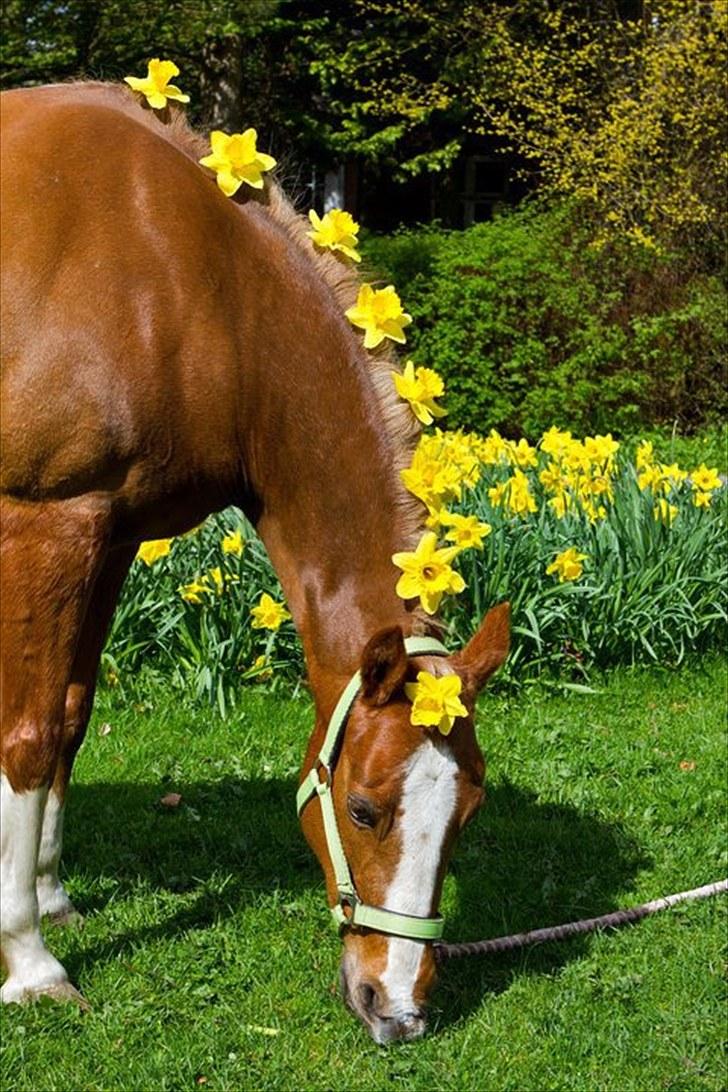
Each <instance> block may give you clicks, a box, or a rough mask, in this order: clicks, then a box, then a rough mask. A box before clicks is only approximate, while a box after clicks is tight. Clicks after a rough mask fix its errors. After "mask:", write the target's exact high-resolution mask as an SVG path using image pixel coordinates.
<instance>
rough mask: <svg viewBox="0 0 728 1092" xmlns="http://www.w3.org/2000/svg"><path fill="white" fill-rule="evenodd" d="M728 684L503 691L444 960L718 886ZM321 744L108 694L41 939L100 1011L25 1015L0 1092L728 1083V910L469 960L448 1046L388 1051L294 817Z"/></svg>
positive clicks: (703, 676) (84, 755)
mask: <svg viewBox="0 0 728 1092" xmlns="http://www.w3.org/2000/svg"><path fill="white" fill-rule="evenodd" d="M726 681H727V680H726V673H725V668H724V667H723V666H721V665H720V664H718V663H714V662H712V661H708V662H706V663H703V664H702V666H701V668H700V669H698V670H695V669H691V670H682V671H680V672H669V671H664V670H659V669H652V670H650V671H618V672H616V673H614V674H612V675H610V676H609V677H608V678H607V679H604V680H601V679H595V687H596V689H597V690H598V692H597V693H593V694H589V695H584V694H579V693H574V692H572V693H570V694H569V695H568V696H566V695H555V694H553V693H549V692H548V691H545V690H544V689H543V688H542V687H540V686H536V687H534V689H533V690H532V691H530V692H527V693H521V694H519V695H518V696H517V697H512V698H510V699H508V698H507V697H505V696H504V695H495V694H493V693H486V694H485V695H484V697H483V698H482V699H481V702H480V707H479V708H480V715H479V721H478V724H479V727H478V734H479V738H480V743H481V746H482V747H483V749H484V751H485V753H486V756H487V759H488V774H487V783H486V790H487V799H486V804H485V807H484V808H483V810H482V812H481V813H480V814H479V815H478V817H477V818H476V819H475V820H474V821H473V823H472V824H471V825H469V826H468V828H467V830H466V831H465V832H464V833H463V835H462V838H461V840H460V842H459V843H458V846H457V848H456V853H455V859H454V861H453V865H452V868H451V869H450V871H449V874H448V876H447V878H446V880H445V885H444V892H443V912H444V913H445V915H446V920H447V924H446V930H447V937H448V939H452V940H457V939H471V938H472V939H475V938H480V937H484V936H500V935H502V934H503V933H511V932H516V931H518V930H521V929H534V928H538V927H540V926H544V925H550V924H555V923H558V922H562V921H569V920H573V919H576V918H582V917H588V916H593V915H596V914H601V913H604V912H607V911H610V910H613V909H616V908H617V907H620V906H630V905H635V904H636V903H640V902H643V901H646V900H647V899H652V898H655V897H657V896H659V895H663V894H667V893H668V892H672V891H679V890H684V889H686V888H689V887H694V886H697V885H698V884H701V883H706V882H708V881H710V880H714V879H718V878H719V877H720V876H721V875H725V865H726V858H725V845H724V842H725V839H724V834H723V831H724V817H725V816H724V806H723V791H722V786H723V785H724V784H725V777H726V764H725V759H726V754H725V745H724V736H723V730H722V728H723V722H724V714H725V709H724V704H725V703H724V695H725V687H726ZM312 724H313V709H312V706H311V702H310V701H309V700H308V699H306V698H304V697H301V698H299V699H298V700H295V701H291V700H286V699H283V698H282V697H281V696H271V695H266V694H263V693H261V692H260V690H252V689H248V690H246V691H245V693H244V694H243V695H242V698H241V703H240V707H239V709H237V710H236V711H235V713H234V715H232V716H230V717H228V718H227V719H222V718H220V717H219V716H218V715H217V714H216V713H215V711H214V710H209V709H204V708H202V709H201V708H199V707H196V706H195V705H194V704H193V703H191V702H185V701H182V702H181V701H180V698H179V695H178V694H177V693H170V692H169V690H168V689H167V688H166V687H159V686H154V687H150V689H149V690H148V691H147V692H146V694H145V695H144V698H143V700H140V701H137V702H136V703H132V702H130V701H128V700H127V699H126V698H125V697H124V696H119V694H118V692H112V693H102V694H101V695H100V698H99V700H98V702H97V711H96V714H95V717H94V721H93V722H92V724H91V727H90V730H89V733H88V737H87V739H86V742H85V744H84V746H83V748H82V750H81V753H80V755H79V758H78V761H77V763H76V769H75V771H74V779H73V783H72V785H71V789H70V793H69V803H68V808H67V816H66V823H65V848H64V859H63V866H62V873H63V878H64V880H65V881H66V882H67V884H68V886H69V890H70V892H71V894H72V896H73V898H74V901H75V902H76V904H77V906H78V907H79V909H80V910H81V911H82V913H83V914H84V915H85V925H84V928H83V930H75V929H58V928H48V929H47V938H48V942H49V944H50V945H51V946H52V949H53V951H54V953H55V954H56V955H57V956H59V958H61V959H62V960H63V962H64V964H65V965H66V967H67V968H68V970H69V972H70V974H71V976H72V978H73V980H74V981H75V982H76V983H77V984H78V985H79V986H80V988H81V989H82V990H83V992H84V994H85V996H86V997H87V998H88V1000H89V1002H90V1005H91V1009H90V1011H89V1012H86V1013H81V1012H79V1011H78V1010H77V1009H74V1008H72V1007H70V1006H65V1005H55V1004H50V1003H49V1004H45V1005H44V1004H39V1005H25V1006H20V1005H13V1006H8V1008H7V1011H6V1012H5V1013H4V1014H3V1035H2V1057H1V1064H2V1069H1V1070H0V1084H1V1085H2V1088H3V1089H5V1090H7V1092H21V1090H22V1092H37V1090H39V1089H43V1090H47V1092H67V1090H68V1089H89V1090H96V1089H109V1090H112V1089H113V1090H118V1092H124V1090H128V1089H149V1090H152V1089H154V1090H160V1092H161V1090H168V1089H169V1090H171V1089H196V1088H207V1089H214V1090H217V1089H231V1090H232V1089H263V1088H265V1089H274V1090H286V1089H292V1088H305V1089H312V1090H314V1089H351V1090H356V1092H365V1090H371V1089H382V1090H395V1089H401V1088H411V1089H422V1090H424V1089H435V1088H436V1089H442V1090H443V1092H461V1090H462V1089H475V1088H478V1089H505V1088H513V1089H563V1090H573V1092H583V1090H584V1089H587V1088H588V1089H597V1088H598V1089H604V1090H605V1092H625V1090H627V1089H630V1090H634V1092H637V1090H641V1089H648V1088H649V1089H658V1088H659V1089H665V1090H668V1089H672V1090H673V1092H677V1090H678V1089H680V1090H685V1092H711V1090H712V1092H718V1090H720V1089H722V1088H724V1086H725V1057H724V1053H723V1050H722V1046H723V1044H722V1039H723V1038H724V1035H723V1032H724V1026H725V1021H724V996H723V990H724V983H723V981H722V975H721V970H722V966H723V960H722V955H723V954H724V952H723V949H724V944H725V924H726V918H725V897H722V898H720V899H712V900H709V901H707V902H703V903H696V904H693V905H685V906H682V907H678V908H676V909H674V910H672V911H668V912H666V913H663V914H660V915H657V916H655V917H653V918H650V919H649V920H647V921H645V922H643V923H641V924H639V925H636V926H634V927H633V928H630V929H624V930H620V931H617V932H610V933H604V934H595V935H593V936H591V937H586V938H579V939H573V940H568V941H565V942H563V943H561V944H548V945H540V946H537V947H535V948H531V949H530V950H528V951H523V952H518V953H515V954H513V955H504V956H498V957H491V958H488V959H468V960H461V961H456V962H453V963H451V964H449V965H446V966H445V967H444V968H443V970H442V972H441V981H440V985H439V987H438V989H437V992H436V993H435V996H434V1005H433V1013H432V1021H431V1034H429V1035H427V1036H426V1037H425V1038H424V1039H422V1040H421V1041H419V1042H416V1043H403V1044H402V1045H401V1046H398V1047H397V1048H396V1049H395V1050H382V1048H381V1047H377V1046H376V1045H375V1044H374V1043H372V1042H371V1041H370V1040H369V1039H368V1036H367V1034H366V1032H365V1031H364V1029H363V1028H362V1027H361V1026H360V1025H358V1024H357V1023H356V1022H355V1021H354V1019H353V1017H352V1016H351V1015H350V1014H349V1013H348V1012H347V1011H346V1009H345V1008H344V1005H343V1004H342V1002H341V998H340V995H339V990H338V987H337V968H338V961H339V958H340V952H341V943H340V941H339V939H338V938H337V936H336V933H335V930H333V929H332V928H331V925H330V920H329V919H330V916H329V914H328V912H327V910H326V906H325V896H324V890H323V884H322V880H321V873H320V870H319V867H318V864H317V863H316V861H315V860H314V858H313V856H312V854H311V853H310V851H309V850H308V848H307V847H306V845H305V843H304V841H303V838H302V836H301V833H300V830H299V828H298V823H297V820H296V815H295V807H294V805H293V799H294V795H295V788H296V773H297V770H298V767H299V765H300V761H301V757H302V755H303V753H304V750H305V747H306V739H307V736H308V733H309V732H310V730H311V727H312ZM102 725H104V727H103V728H102ZM169 792H178V793H180V794H181V796H182V799H181V802H180V804H179V806H178V807H176V808H169V807H163V806H162V805H161V804H160V803H159V801H160V799H161V798H162V797H163V796H164V795H165V794H167V793H169Z"/></svg>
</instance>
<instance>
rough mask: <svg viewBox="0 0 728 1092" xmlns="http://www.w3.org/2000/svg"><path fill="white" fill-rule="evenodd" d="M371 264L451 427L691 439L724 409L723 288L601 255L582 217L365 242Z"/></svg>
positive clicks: (668, 261) (621, 253)
mask: <svg viewBox="0 0 728 1092" xmlns="http://www.w3.org/2000/svg"><path fill="white" fill-rule="evenodd" d="M363 253H364V255H365V258H366V259H367V260H368V261H369V263H370V265H372V267H373V268H374V270H375V271H376V272H377V273H379V274H380V275H381V276H382V278H383V279H385V280H386V281H389V280H393V281H394V282H395V283H396V284H397V286H398V289H399V292H400V294H401V296H402V299H403V301H404V304H405V306H406V307H407V309H408V311H409V312H410V313H411V314H412V316H413V318H414V325H413V327H412V335H411V339H410V344H411V346H412V352H413V355H414V358H415V360H416V361H417V362H418V363H420V364H426V365H429V366H431V367H434V368H436V369H437V370H438V371H440V372H441V373H442V375H443V377H444V378H445V380H446V381H447V383H448V391H449V406H450V416H451V421H452V422H453V423H454V424H457V425H463V426H466V427H469V428H474V429H481V430H482V429H485V428H488V427H490V426H494V427H497V428H501V429H504V430H506V431H507V432H509V433H510V434H525V435H527V436H528V435H530V436H537V435H538V434H539V433H540V432H541V431H543V430H544V429H546V428H547V427H548V426H549V425H550V424H552V423H556V424H558V425H559V426H561V427H566V428H571V429H573V430H576V431H578V432H588V431H606V430H607V429H612V430H615V431H617V432H618V433H621V434H629V433H630V432H635V431H637V430H638V429H641V428H643V427H644V426H645V425H647V426H653V427H654V426H657V425H661V424H666V423H667V424H669V425H672V424H673V422H677V425H678V427H679V429H680V430H681V431H685V430H687V429H689V428H695V427H697V426H699V425H702V424H705V423H706V422H711V421H715V420H717V419H719V418H720V416H721V414H722V413H724V412H725V410H726V408H727V402H726V394H725V390H726V388H725V363H724V345H725V343H726V339H727V337H728V329H727V326H726V313H727V312H728V308H727V306H726V293H725V289H724V287H723V285H722V284H721V282H720V280H719V279H718V278H715V277H708V276H701V277H698V276H697V275H694V276H693V277H691V278H686V277H685V276H684V275H683V268H682V262H681V260H680V259H679V258H678V257H677V256H674V255H673V256H668V255H666V254H664V255H658V254H655V253H654V252H652V253H647V252H642V253H641V254H638V253H637V252H635V250H634V248H632V247H631V246H629V245H628V244H625V243H621V244H620V243H617V242H615V243H614V244H613V245H611V246H609V247H603V248H599V249H596V248H594V247H593V246H592V245H590V229H589V227H588V225H586V226H585V225H584V224H583V223H582V222H581V220H580V218H579V210H578V209H577V208H574V206H569V205H567V206H561V207H558V208H553V209H551V210H542V209H540V208H538V207H535V206H526V207H522V208H521V209H519V210H518V211H516V212H513V213H510V214H508V215H505V216H502V217H499V218H497V219H496V220H495V221H493V222H492V223H487V224H478V225H476V226H474V227H472V228H470V229H468V230H466V231H463V232H448V231H442V230H438V229H437V228H436V227H433V226H428V227H424V228H421V229H412V230H408V231H403V232H400V233H398V234H396V235H394V236H392V237H391V238H387V237H371V236H370V237H368V238H367V239H365V240H364V242H363Z"/></svg>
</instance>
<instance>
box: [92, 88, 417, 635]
mask: <svg viewBox="0 0 728 1092" xmlns="http://www.w3.org/2000/svg"><path fill="white" fill-rule="evenodd" d="M74 82H75V81H74ZM76 86H77V87H79V88H80V87H83V88H84V89H85V88H88V89H91V88H94V89H96V90H97V91H100V90H102V91H103V92H105V93H106V94H107V95H109V93H110V97H111V96H113V105H114V106H115V107H116V108H117V109H121V110H123V111H124V113H127V114H129V115H130V116H132V117H134V119H135V120H136V121H137V122H140V123H142V124H145V125H146V126H148V127H149V128H150V129H152V130H153V131H154V132H155V133H156V134H158V135H159V136H160V137H162V138H163V139H166V140H168V141H169V142H170V143H171V144H173V145H174V146H175V147H177V148H178V149H179V150H180V151H181V152H183V153H184V154H185V155H186V156H187V157H188V158H189V159H191V160H192V161H193V162H194V163H195V164H197V162H198V160H199V159H201V158H202V156H204V155H207V154H208V153H209V150H210V149H209V142H208V140H207V138H206V137H203V136H202V135H201V134H200V133H198V132H196V131H195V130H194V129H193V128H192V127H191V126H190V125H189V124H188V122H187V119H186V117H185V113H184V111H183V110H182V109H180V108H178V107H176V106H172V107H171V108H169V109H168V110H167V111H166V117H160V115H159V114H158V113H157V112H156V111H154V110H150V109H147V108H145V107H144V106H143V105H142V104H141V103H139V101H138V100H137V99H136V97H135V96H133V95H132V94H131V93H130V92H129V91H128V90H127V89H126V88H125V87H123V86H121V85H119V84H112V83H96V82H87V81H79V82H78V83H76ZM200 169H201V168H200ZM211 181H212V180H211ZM232 200H233V202H234V203H235V204H236V205H238V206H240V207H241V208H244V207H245V205H246V204H247V203H248V202H249V201H254V202H256V203H257V204H258V205H260V206H262V207H263V208H266V209H267V210H268V211H269V212H270V215H271V217H272V219H273V220H274V221H275V222H276V223H277V224H278V225H279V226H280V227H281V228H282V230H283V231H284V232H285V234H286V235H287V236H288V238H289V239H290V240H291V241H292V242H293V243H294V244H295V245H296V246H297V247H298V248H299V249H300V250H301V251H303V253H304V254H305V256H306V258H307V259H308V260H309V261H310V262H311V265H312V267H313V269H314V270H315V271H316V273H317V274H318V276H319V277H320V278H321V280H322V281H323V282H324V283H325V284H326V285H327V286H328V288H329V290H330V291H331V293H332V295H333V296H334V299H335V301H336V304H337V306H338V307H340V308H341V310H342V311H345V310H346V309H347V308H349V307H351V306H352V305H353V304H355V303H356V299H357V295H358V292H359V288H360V287H361V284H362V283H363V278H362V275H361V273H360V271H359V270H358V269H355V268H352V267H351V266H349V265H347V264H345V263H344V262H343V261H341V260H340V259H338V258H336V257H335V256H334V255H333V254H332V253H331V252H330V251H319V250H317V249H316V248H315V247H314V246H313V245H312V243H311V240H310V239H309V238H308V237H307V235H306V232H307V230H308V229H309V227H310V225H309V222H308V220H307V218H306V217H304V216H302V215H301V214H300V213H299V212H297V211H296V209H295V207H294V205H293V203H292V202H291V201H290V200H289V199H288V197H287V196H286V195H285V193H284V192H283V190H282V188H281V187H280V186H279V185H278V184H277V183H276V182H274V181H273V180H271V179H270V178H267V177H266V180H265V186H264V188H263V190H261V191H256V190H252V189H250V187H242V189H241V190H240V191H238V194H236V195H235V197H234V198H233V199H232ZM362 353H363V355H365V356H366V358H367V362H368V365H369V367H368V369H367V374H368V376H369V379H370V382H371V391H372V395H373V397H374V398H375V399H376V401H377V403H378V406H379V414H380V419H381V421H382V424H383V426H384V431H385V433H386V435H387V437H388V439H389V445H390V451H391V455H392V463H393V469H394V473H395V474H396V477H397V483H396V485H397V488H396V497H397V504H398V510H399V521H400V526H399V531H400V541H401V544H402V545H401V547H400V548H408V547H411V546H413V545H414V544H415V543H416V542H417V540H418V538H419V536H420V535H421V533H422V530H423V521H424V514H425V510H424V505H423V504H422V503H421V501H419V500H418V499H417V498H416V497H414V496H413V495H412V494H411V493H408V492H407V490H406V489H405V487H404V485H403V483H402V482H401V480H400V478H399V471H400V470H401V469H404V468H405V467H407V466H409V465H410V462H411V459H412V452H413V450H414V448H415V446H416V444H417V440H418V439H419V436H420V432H421V429H420V426H419V424H418V422H417V420H416V418H415V416H414V414H413V413H412V411H411V409H410V407H409V406H408V405H407V403H405V402H403V401H402V400H401V399H400V398H399V397H398V395H397V392H396V390H395V387H394V383H393V382H392V378H391V372H392V371H393V370H394V369H397V368H398V365H397V363H396V361H395V359H393V357H392V355H391V354H390V351H389V350H388V348H387V345H386V343H384V344H383V345H382V346H380V348H379V349H377V350H375V351H374V352H366V353H365V351H364V350H362ZM413 620H414V623H415V624H414V629H415V630H416V631H422V630H424V629H427V630H437V629H439V623H438V621H437V619H433V618H427V616H426V615H424V614H421V612H420V611H419V609H417V610H416V611H415V612H414V619H413Z"/></svg>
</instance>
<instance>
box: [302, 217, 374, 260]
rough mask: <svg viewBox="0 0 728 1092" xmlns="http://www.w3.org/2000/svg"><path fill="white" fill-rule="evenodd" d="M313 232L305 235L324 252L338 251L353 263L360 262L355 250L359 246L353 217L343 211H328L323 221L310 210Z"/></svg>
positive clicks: (356, 226)
mask: <svg viewBox="0 0 728 1092" xmlns="http://www.w3.org/2000/svg"><path fill="white" fill-rule="evenodd" d="M308 218H309V220H310V221H311V226H312V227H313V231H308V232H306V234H307V235H308V237H309V239H311V241H312V242H313V243H314V244H315V246H320V247H322V248H324V249H326V250H333V251H337V250H338V251H340V252H341V253H342V254H345V255H346V257H347V258H351V260H352V261H353V262H360V261H361V254H359V253H358V252H357V250H356V247H357V246H358V244H359V240H358V239H357V234H358V233H359V225H358V224H357V222H356V220H354V218H353V216H352V215H351V214H350V213H348V212H344V210H343V209H329V211H328V212H327V213H326V215H325V216H324V217H323V219H322V218H321V217H320V216H319V215H318V213H317V212H316V211H315V210H314V209H311V210H310V211H309V214H308Z"/></svg>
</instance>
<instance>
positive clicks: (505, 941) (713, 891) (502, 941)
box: [433, 880, 728, 963]
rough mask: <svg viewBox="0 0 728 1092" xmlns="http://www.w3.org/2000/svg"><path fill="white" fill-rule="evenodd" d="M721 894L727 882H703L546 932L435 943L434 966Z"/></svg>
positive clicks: (637, 917)
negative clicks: (690, 888) (450, 960)
mask: <svg viewBox="0 0 728 1092" xmlns="http://www.w3.org/2000/svg"><path fill="white" fill-rule="evenodd" d="M723 891H728V880H718V881H717V882H716V883H707V884H705V885H704V886H703V887H694V888H693V889H692V891H680V892H679V893H678V894H677V895H666V896H665V897H664V898H662V899H653V900H652V902H644V903H642V905H641V906H632V907H630V909H629V910H615V911H613V913H611V914H601V915H600V916H599V917H598V918H585V919H584V920H583V921H569V922H567V923H566V924H565V925H552V926H549V928H547V929H531V930H530V931H529V932H527V933H513V934H512V935H511V936H509V937H496V938H495V939H493V940H472V941H465V942H464V943H462V944H445V943H443V942H442V941H438V942H437V943H435V944H433V949H434V952H435V959H437V961H438V963H443V962H444V961H445V960H446V959H459V958H460V957H461V956H476V955H491V954H492V953H493V952H511V951H514V950H515V949H516V948H525V947H526V946H527V945H529V944H543V943H544V942H545V941H547V940H566V938H567V937H575V936H579V935H581V934H582V933H594V932H595V931H596V930H597V929H616V928H617V927H618V926H620V925H631V924H632V922H634V921H641V919H642V918H646V917H649V915H650V914H656V913H657V912H658V910H667V909H669V907H671V906H675V905H676V904H677V903H679V902H694V901H695V900H697V899H709V898H711V897H712V896H713V895H719V894H721V892H723Z"/></svg>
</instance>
